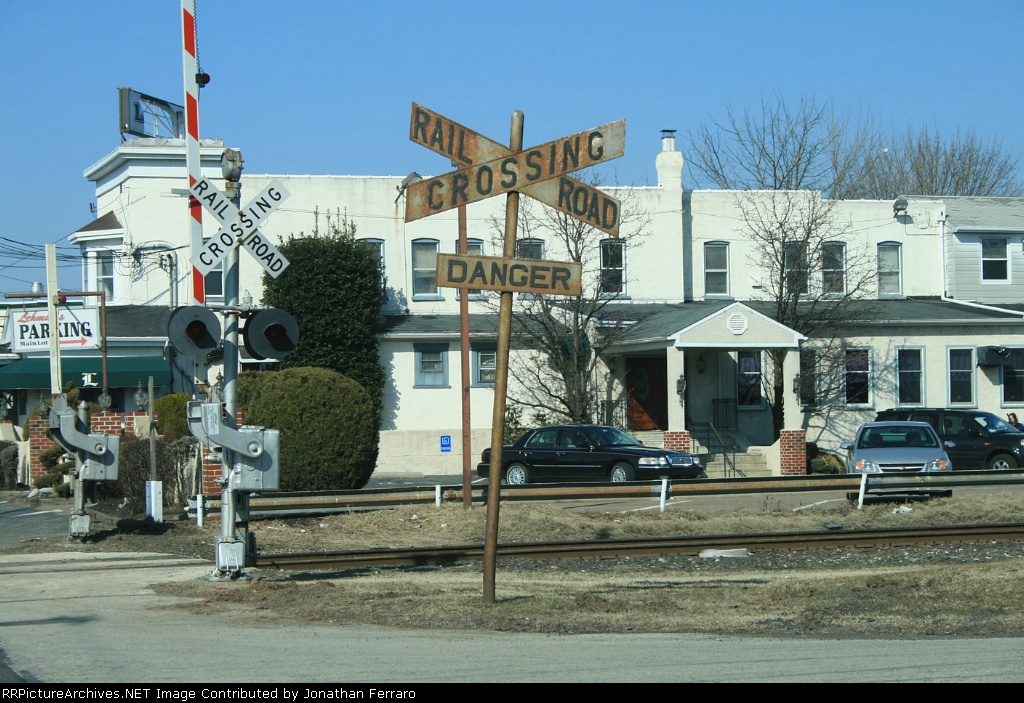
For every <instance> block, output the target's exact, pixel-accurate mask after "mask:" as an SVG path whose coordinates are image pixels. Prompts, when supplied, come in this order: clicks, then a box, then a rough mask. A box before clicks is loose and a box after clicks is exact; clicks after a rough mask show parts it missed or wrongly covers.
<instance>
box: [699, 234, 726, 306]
mask: <svg viewBox="0 0 1024 703" xmlns="http://www.w3.org/2000/svg"><path fill="white" fill-rule="evenodd" d="M704 295H706V296H708V295H729V245H728V243H726V242H708V243H707V244H705V245H704Z"/></svg>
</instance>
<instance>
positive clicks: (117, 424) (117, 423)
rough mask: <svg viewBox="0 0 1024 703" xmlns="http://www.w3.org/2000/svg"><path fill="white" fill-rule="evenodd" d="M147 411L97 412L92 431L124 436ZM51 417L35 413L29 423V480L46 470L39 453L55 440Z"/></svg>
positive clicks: (131, 432) (131, 431)
mask: <svg viewBox="0 0 1024 703" xmlns="http://www.w3.org/2000/svg"><path fill="white" fill-rule="evenodd" d="M147 415H148V413H147V412H145V411H137V412H130V413H121V412H107V413H97V414H94V415H93V416H92V419H91V427H90V431H91V432H92V433H93V434H116V435H121V436H124V435H125V434H133V433H134V432H135V418H136V417H146V416H147ZM49 430H50V419H49V417H46V416H42V417H40V416H36V415H33V416H32V417H30V418H29V423H28V441H29V445H28V451H29V464H28V471H29V481H33V480H35V478H36V477H38V476H42V475H43V474H44V473H46V471H45V470H44V469H43V465H42V464H41V463H40V462H39V455H40V454H42V453H43V452H45V451H46V450H47V449H49V448H50V447H52V446H54V441H53V440H52V439H50V437H49Z"/></svg>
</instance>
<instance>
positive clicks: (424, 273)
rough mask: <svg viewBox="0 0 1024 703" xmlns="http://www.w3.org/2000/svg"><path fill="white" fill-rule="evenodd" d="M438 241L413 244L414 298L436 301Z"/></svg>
mask: <svg viewBox="0 0 1024 703" xmlns="http://www.w3.org/2000/svg"><path fill="white" fill-rule="evenodd" d="M437 250H438V241H437V240H436V239H416V240H413V243H412V297H413V300H416V298H421V299H424V298H426V299H434V298H437V297H438V292H437Z"/></svg>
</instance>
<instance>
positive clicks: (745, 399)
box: [736, 351, 761, 408]
mask: <svg viewBox="0 0 1024 703" xmlns="http://www.w3.org/2000/svg"><path fill="white" fill-rule="evenodd" d="M736 362H737V369H736V405H737V406H739V407H748V408H749V407H757V406H760V405H761V352H759V351H741V352H737V355H736Z"/></svg>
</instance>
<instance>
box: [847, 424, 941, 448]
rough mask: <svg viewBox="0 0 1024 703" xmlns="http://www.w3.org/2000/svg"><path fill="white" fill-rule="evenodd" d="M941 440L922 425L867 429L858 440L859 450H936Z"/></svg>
mask: <svg viewBox="0 0 1024 703" xmlns="http://www.w3.org/2000/svg"><path fill="white" fill-rule="evenodd" d="M938 446H939V440H938V438H937V437H936V436H935V433H934V432H932V430H931V428H930V427H925V426H922V425H885V426H883V427H865V428H864V430H863V431H862V432H861V433H860V438H859V439H858V440H857V448H858V449H895V448H900V449H903V448H907V447H927V448H935V447H938Z"/></svg>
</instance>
